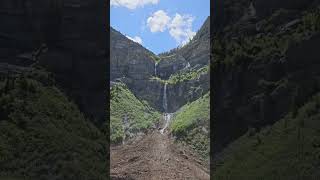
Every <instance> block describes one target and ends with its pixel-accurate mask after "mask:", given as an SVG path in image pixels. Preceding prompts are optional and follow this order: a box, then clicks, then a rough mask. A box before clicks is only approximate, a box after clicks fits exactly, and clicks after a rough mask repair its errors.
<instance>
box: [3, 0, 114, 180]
mask: <svg viewBox="0 0 320 180" xmlns="http://www.w3.org/2000/svg"><path fill="white" fill-rule="evenodd" d="M105 9H106V4H105V2H103V1H90V2H89V1H84V0H75V1H74V0H66V1H62V0H42V1H35V0H16V1H11V0H3V1H1V2H0V20H1V22H2V25H1V27H0V103H1V106H0V134H1V137H0V146H1V148H0V149H1V150H0V154H1V155H0V156H1V162H0V166H1V167H0V177H1V178H2V177H5V178H7V177H8V178H18V179H19V178H21V179H40V180H45V179H57V180H60V179H61V180H62V179H70V180H71V179H95V180H96V179H108V177H107V174H108V169H107V166H108V161H107V158H108V152H107V147H108V143H109V142H108V138H106V133H105V131H102V129H103V128H105V127H104V126H102V124H103V123H104V122H106V104H107V101H106V99H107V98H106V87H107V79H106V77H107V73H106V68H107V60H106V50H107V49H106V48H107V41H108V40H107V32H106V31H105V28H106V24H105V23H106V19H105V18H106V14H105V13H104V12H106V10H105ZM88 24H90V26H88ZM93 122H94V123H93ZM106 128H108V126H107V127H106Z"/></svg>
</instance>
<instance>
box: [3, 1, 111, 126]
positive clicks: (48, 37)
mask: <svg viewBox="0 0 320 180" xmlns="http://www.w3.org/2000/svg"><path fill="white" fill-rule="evenodd" d="M0 7H1V8H0V9H1V15H0V20H1V22H3V24H2V25H1V28H0V52H1V53H0V54H1V55H0V56H1V58H0V61H1V62H6V63H9V64H15V65H21V66H29V65H31V64H34V63H37V64H39V65H41V66H43V67H45V68H46V69H47V70H48V71H50V72H52V73H53V75H54V77H55V79H56V82H57V83H58V86H60V87H61V88H62V89H63V90H64V91H65V92H66V93H67V94H68V95H69V96H70V97H72V99H73V100H74V101H75V102H76V103H77V104H78V106H79V107H80V109H81V110H82V111H84V112H85V114H86V115H87V116H88V117H90V118H91V119H95V120H96V121H97V122H99V123H100V124H101V122H103V121H105V104H106V98H105V97H106V95H105V87H106V81H107V80H106V71H105V68H106V67H107V62H106V48H107V33H106V31H105V28H104V27H106V24H105V23H106V19H105V18H106V14H105V13H104V12H105V7H106V4H105V3H104V2H102V1H101V2H99V1H90V2H87V1H83V0H76V1H61V0H45V1H41V2H38V1H33V0H28V1H22V0H20V1H19V0H18V1H1V2H0ZM88 24H90V26H88Z"/></svg>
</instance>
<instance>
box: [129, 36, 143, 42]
mask: <svg viewBox="0 0 320 180" xmlns="http://www.w3.org/2000/svg"><path fill="white" fill-rule="evenodd" d="M126 37H127V38H128V39H130V40H131V41H134V42H136V43H139V44H142V39H141V37H139V36H135V37H134V38H132V37H130V36H126Z"/></svg>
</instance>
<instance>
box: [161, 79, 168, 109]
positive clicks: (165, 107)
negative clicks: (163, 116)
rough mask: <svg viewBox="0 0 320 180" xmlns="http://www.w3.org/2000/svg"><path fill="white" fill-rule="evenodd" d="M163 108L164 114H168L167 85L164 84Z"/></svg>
mask: <svg viewBox="0 0 320 180" xmlns="http://www.w3.org/2000/svg"><path fill="white" fill-rule="evenodd" d="M162 107H163V109H164V112H165V113H166V112H167V110H168V102H167V83H165V84H164V88H163V99H162Z"/></svg>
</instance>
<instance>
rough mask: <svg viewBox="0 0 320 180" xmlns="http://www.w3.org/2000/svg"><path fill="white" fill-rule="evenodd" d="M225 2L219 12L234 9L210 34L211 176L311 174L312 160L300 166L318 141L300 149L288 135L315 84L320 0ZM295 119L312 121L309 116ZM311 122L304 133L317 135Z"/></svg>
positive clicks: (318, 88)
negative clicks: (211, 40) (211, 39)
mask: <svg viewBox="0 0 320 180" xmlns="http://www.w3.org/2000/svg"><path fill="white" fill-rule="evenodd" d="M228 2H229V1H228ZM230 2H231V1H230ZM225 3H227V1H225ZM301 3H302V4H303V5H302V6H300V5H299V4H301ZM222 4H223V3H222ZM224 5H225V4H224ZM232 7H234V8H232ZM230 8H231V11H230V9H228V8H226V6H224V10H223V11H220V12H219V13H222V14H220V16H224V17H226V16H228V17H233V16H234V14H240V15H239V16H238V18H234V19H232V20H231V19H229V20H226V22H223V23H222V22H221V23H222V24H223V25H221V26H220V27H219V28H218V29H215V30H214V33H215V34H214V35H215V36H214V37H213V42H212V43H213V49H212V53H213V62H212V63H211V64H212V69H211V70H212V74H211V75H212V89H213V92H212V94H213V96H214V97H213V101H212V102H213V103H212V104H213V110H214V112H213V122H214V126H213V129H212V131H213V133H214V134H213V137H214V140H213V143H212V144H211V149H212V150H213V152H214V156H213V159H212V162H214V163H215V165H214V166H213V167H214V169H213V170H214V174H216V175H215V178H217V179H250V178H251V179H295V178H299V177H300V178H302V177H304V178H303V179H311V178H312V177H313V176H315V177H317V176H318V174H317V172H316V168H317V166H313V167H311V166H310V167H308V168H307V167H306V166H308V165H311V164H312V161H309V158H310V157H311V156H312V155H310V153H311V154H317V149H316V148H309V147H310V144H309V142H307V141H305V142H304V143H305V146H306V147H308V148H307V149H308V150H307V152H306V153H300V152H302V151H300V150H301V149H299V148H300V145H301V143H302V142H301V141H300V140H299V139H295V138H294V137H295V135H297V134H296V133H297V132H300V130H298V129H301V128H299V126H300V125H298V124H299V123H296V121H298V120H297V118H296V114H297V112H298V109H300V108H301V107H302V106H303V105H304V104H307V103H308V102H309V101H310V99H311V98H312V97H313V96H314V95H316V94H317V93H319V91H320V81H319V77H320V74H319V70H318V69H319V68H320V66H319V61H318V60H319V57H320V54H319V52H318V45H319V44H320V41H319V40H320V39H319V32H320V9H319V1H317V0H313V1H312V0H311V1H301V0H297V1H266V0H265V1H264V0H258V1H255V2H254V3H245V4H243V5H239V4H236V5H235V6H233V5H232V4H231V3H230ZM232 9H233V10H232ZM240 9H241V10H240ZM234 17H236V16H234ZM216 23H218V22H216ZM312 101H313V100H312ZM302 109H304V108H302ZM301 111H303V110H301ZM290 114H293V117H290V116H289V115H290ZM312 116H313V115H312ZM312 118H315V119H317V115H316V114H315V116H314V117H312ZM312 118H311V119H312ZM284 119H287V120H288V121H287V120H284ZM298 119H300V120H299V121H305V122H307V121H309V123H310V124H313V125H314V128H317V123H313V122H312V121H313V120H311V119H309V117H305V116H304V115H303V116H301V118H298ZM284 122H285V123H284ZM280 124H281V125H280ZM282 124H288V127H289V126H290V128H289V129H290V130H289V129H287V127H284V128H283V127H282ZM267 127H269V128H267ZM270 129H271V130H270ZM287 130H288V131H287ZM309 130H310V133H306V134H305V135H306V136H305V137H306V138H307V137H308V138H309V139H317V134H316V133H313V130H311V129H309ZM265 131H267V132H265ZM245 134H247V135H245ZM247 136H249V137H247ZM302 144H303V143H302ZM302 146H304V145H302ZM291 149H292V150H291ZM303 152H304V151H303ZM299 153H300V154H299ZM249 154H250V156H248V155H249ZM297 154H299V157H294V155H297ZM245 155H246V156H245ZM251 155H252V156H251ZM220 160H221V161H220ZM219 162H220V163H219ZM289 164H290V165H292V166H290V165H289ZM300 165H301V166H300ZM240 166H242V167H243V168H240ZM302 166H303V167H302ZM289 167H291V168H293V169H292V170H289V169H287V168H289ZM299 168H302V169H304V168H306V169H308V170H306V171H304V170H305V169H304V170H303V171H304V172H301V174H300V172H299V171H298V170H297V169H299ZM279 172H281V173H279ZM259 175H262V176H259Z"/></svg>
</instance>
